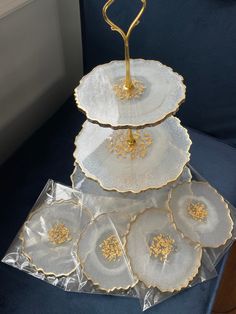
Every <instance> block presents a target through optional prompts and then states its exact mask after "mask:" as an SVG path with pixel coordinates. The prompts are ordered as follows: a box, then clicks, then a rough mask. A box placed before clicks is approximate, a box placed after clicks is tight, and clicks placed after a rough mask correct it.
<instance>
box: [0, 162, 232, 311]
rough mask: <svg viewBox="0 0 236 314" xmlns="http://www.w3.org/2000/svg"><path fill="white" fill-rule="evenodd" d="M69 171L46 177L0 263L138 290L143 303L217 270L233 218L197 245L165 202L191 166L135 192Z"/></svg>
mask: <svg viewBox="0 0 236 314" xmlns="http://www.w3.org/2000/svg"><path fill="white" fill-rule="evenodd" d="M71 178H72V185H73V188H69V187H66V186H64V185H61V184H58V183H55V182H54V181H52V180H49V181H48V183H47V184H46V186H45V188H44V190H43V191H42V193H41V194H40V196H39V198H38V200H37V201H36V203H35V205H34V206H33V208H32V211H31V212H30V213H29V216H28V218H27V220H26V222H25V223H24V225H23V227H22V228H21V230H20V231H19V233H18V234H17V236H16V238H15V240H14V241H13V243H12V245H11V246H10V248H9V250H8V252H7V253H6V256H5V257H4V258H3V260H2V261H3V262H4V263H6V264H8V265H11V266H13V267H16V268H18V269H20V270H22V271H25V272H26V273H28V274H30V275H32V276H34V277H36V278H38V279H41V280H44V281H46V282H47V283H49V284H52V285H54V286H56V287H59V288H62V289H64V290H65V291H72V292H84V293H96V294H112V295H118V296H130V297H136V298H139V299H140V304H141V307H142V309H143V310H146V309H148V308H150V307H152V306H154V305H156V304H158V303H160V302H162V301H164V300H166V299H167V298H169V297H171V296H173V295H175V294H176V293H178V291H180V290H182V289H185V288H190V287H192V286H194V285H196V284H198V283H201V282H204V281H206V280H209V279H211V278H213V277H215V276H216V275H217V272H216V269H215V266H216V265H217V263H218V262H219V261H220V259H221V258H222V257H223V255H224V254H225V253H226V251H227V250H228V249H229V247H230V246H231V245H232V243H233V241H234V239H235V236H236V232H235V227H234V225H233V230H232V236H231V237H230V239H228V240H227V241H226V242H225V244H223V245H221V246H219V247H218V248H209V247H204V248H202V247H201V245H200V244H199V243H194V242H193V241H191V240H189V239H188V238H187V237H186V236H184V235H183V234H182V232H180V231H179V230H178V228H177V227H176V225H175V221H174V219H173V215H172V213H171V210H170V208H169V202H170V195H171V193H172V191H173V189H175V188H176V187H178V186H179V185H181V184H182V185H183V184H190V183H189V182H191V181H197V182H199V181H200V182H203V181H204V179H203V178H202V177H201V176H200V175H199V174H198V173H197V172H196V171H195V170H194V169H192V168H191V167H190V166H189V167H188V168H185V169H184V171H183V173H182V175H181V176H180V177H179V179H178V180H177V181H176V182H174V183H171V184H169V185H167V186H165V187H164V188H162V189H160V190H148V191H145V192H142V193H140V194H138V195H134V194H132V193H125V194H121V193H118V192H107V191H105V190H103V189H102V188H101V187H100V186H99V185H98V183H96V182H94V181H92V180H90V179H87V178H86V177H84V175H83V174H82V173H81V171H80V169H79V168H78V167H77V166H76V167H75V171H74V173H73V175H72V177H71ZM227 205H228V208H229V209H230V215H231V218H232V221H235V209H234V208H233V206H232V205H230V204H229V203H227ZM142 221H143V222H142ZM142 231H143V232H142ZM145 237H146V238H145ZM158 241H159V242H158ZM157 243H161V246H160V245H159V246H158V245H157ZM142 250H143V251H142ZM145 252H146V253H145ZM145 254H146V255H145ZM172 263H173V264H172ZM176 263H177V264H176ZM180 263H182V264H183V265H185V266H184V267H183V266H182V270H183V271H182V272H179V273H180V274H179V275H178V276H176V277H174V278H173V276H170V275H169V273H170V270H171V268H173V269H175V267H180V266H181V265H180ZM55 265H56V266H55ZM157 272H159V276H155V274H156V273H157ZM160 274H162V275H160ZM140 279H141V280H142V281H144V282H145V283H146V284H144V283H143V282H142V281H141V280H140Z"/></svg>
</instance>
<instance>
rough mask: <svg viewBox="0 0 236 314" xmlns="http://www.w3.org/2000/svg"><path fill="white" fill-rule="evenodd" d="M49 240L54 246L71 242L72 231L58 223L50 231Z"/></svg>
mask: <svg viewBox="0 0 236 314" xmlns="http://www.w3.org/2000/svg"><path fill="white" fill-rule="evenodd" d="M48 239H49V241H50V242H51V243H53V244H56V245H59V244H63V243H65V242H67V241H70V240H71V235H70V230H69V229H68V228H67V227H66V226H65V225H64V224H63V223H57V224H55V225H53V227H52V228H51V229H50V230H49V231H48Z"/></svg>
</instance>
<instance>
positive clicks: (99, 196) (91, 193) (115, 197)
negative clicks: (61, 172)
mask: <svg viewBox="0 0 236 314" xmlns="http://www.w3.org/2000/svg"><path fill="white" fill-rule="evenodd" d="M191 179H192V175H191V171H190V170H189V168H188V167H187V166H185V167H184V170H183V172H182V173H181V175H180V176H179V178H178V179H177V180H176V181H175V182H173V183H169V184H167V185H166V186H165V187H163V188H161V189H159V190H147V191H144V192H141V193H139V194H134V193H131V192H127V193H119V192H116V191H106V190H104V189H103V188H102V187H101V186H100V185H99V183H98V182H96V181H94V180H92V179H89V178H87V177H86V176H85V175H84V173H83V172H82V170H81V169H80V167H79V165H77V164H75V168H74V172H73V174H72V175H71V181H72V187H73V189H75V190H78V191H80V192H81V193H82V196H81V200H82V205H83V206H85V207H87V208H89V210H90V211H91V213H92V214H93V216H95V217H96V216H97V215H99V214H102V213H110V212H114V211H117V212H119V213H126V214H128V215H130V216H131V217H134V216H135V215H136V214H138V213H139V212H140V211H141V210H142V209H143V208H149V207H153V205H155V206H156V207H161V208H162V207H166V206H167V201H168V195H169V191H170V190H171V189H172V188H173V187H175V186H176V185H177V184H181V183H183V182H190V181H191Z"/></svg>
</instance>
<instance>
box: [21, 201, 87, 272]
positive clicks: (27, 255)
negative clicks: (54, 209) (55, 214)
mask: <svg viewBox="0 0 236 314" xmlns="http://www.w3.org/2000/svg"><path fill="white" fill-rule="evenodd" d="M62 203H70V204H73V205H78V204H79V205H80V206H81V209H82V211H83V210H86V211H87V212H88V214H89V216H90V217H92V214H91V213H90V211H89V210H88V209H87V208H82V205H81V204H80V202H79V200H78V203H77V202H75V201H72V200H60V201H55V202H52V203H50V204H47V206H43V205H41V206H39V207H38V208H37V209H36V210H35V211H33V212H32V213H30V214H29V215H28V217H27V218H26V221H25V223H24V225H23V228H22V231H21V233H20V236H19V239H20V240H21V241H22V254H23V255H24V256H25V257H26V258H27V259H28V260H29V262H30V264H31V266H32V267H33V268H34V269H35V270H36V271H37V272H40V273H43V274H44V275H45V276H54V277H56V278H59V277H68V276H69V275H71V274H72V273H73V272H75V271H76V269H77V268H78V266H79V265H76V266H75V268H73V269H72V270H71V271H70V272H69V273H63V274H55V273H53V272H45V271H44V270H43V268H38V267H37V265H36V264H34V262H33V258H32V257H31V256H30V255H29V254H27V253H26V252H25V237H24V235H23V234H24V229H25V226H26V223H27V222H28V221H29V220H30V219H31V218H32V217H33V216H34V215H35V214H36V213H38V211H39V210H40V209H41V208H42V207H44V208H50V206H51V205H54V204H62ZM75 242H76V241H75ZM75 242H74V243H75Z"/></svg>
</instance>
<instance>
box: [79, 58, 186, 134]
mask: <svg viewBox="0 0 236 314" xmlns="http://www.w3.org/2000/svg"><path fill="white" fill-rule="evenodd" d="M131 69H132V80H133V82H134V84H135V86H136V89H137V90H136V91H135V90H134V94H135V95H133V96H134V97H131V98H130V99H127V97H126V98H123V99H121V98H122V96H121V95H120V94H119V91H120V90H119V87H121V86H122V85H121V84H122V83H121V82H122V80H123V79H124V75H125V62H124V61H112V62H110V63H107V64H103V65H99V66H97V67H95V68H94V69H93V71H91V72H90V73H89V74H88V75H86V76H84V77H83V78H82V80H81V82H80V85H79V86H78V87H77V88H76V89H75V99H76V102H77V104H78V107H79V109H81V110H82V111H84V112H85V113H86V115H87V118H88V119H90V120H91V121H94V122H97V123H99V124H101V125H103V126H110V127H114V128H128V127H143V126H150V125H153V124H158V123H160V122H161V121H163V120H164V119H165V118H167V117H168V116H169V115H171V114H174V113H175V112H176V111H177V110H178V109H179V106H180V104H181V103H182V102H183V101H184V100H185V92H186V87H185V85H184V84H183V77H182V76H181V75H179V74H177V73H175V72H173V70H172V69H171V68H169V67H167V66H165V65H163V64H162V63H160V62H158V61H154V60H142V59H133V60H131Z"/></svg>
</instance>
